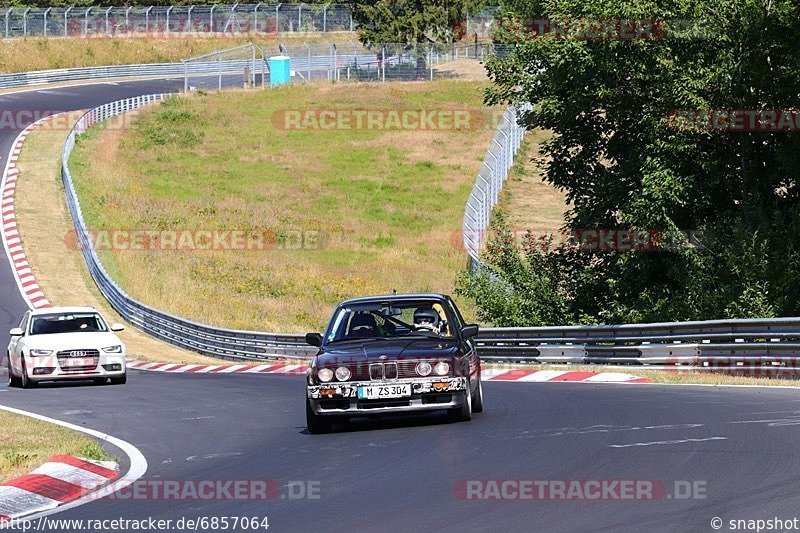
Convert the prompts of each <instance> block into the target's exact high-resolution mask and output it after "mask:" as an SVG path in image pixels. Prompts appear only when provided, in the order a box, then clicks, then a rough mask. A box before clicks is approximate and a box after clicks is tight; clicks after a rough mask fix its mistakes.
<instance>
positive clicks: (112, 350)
mask: <svg viewBox="0 0 800 533" xmlns="http://www.w3.org/2000/svg"><path fill="white" fill-rule="evenodd" d="M103 351H104V352H106V353H122V345H121V344H115V345H114V346H106V347H105V348H103Z"/></svg>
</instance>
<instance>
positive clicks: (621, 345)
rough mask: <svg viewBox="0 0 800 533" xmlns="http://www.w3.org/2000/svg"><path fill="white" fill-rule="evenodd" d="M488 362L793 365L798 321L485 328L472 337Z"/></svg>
mask: <svg viewBox="0 0 800 533" xmlns="http://www.w3.org/2000/svg"><path fill="white" fill-rule="evenodd" d="M478 344H479V346H480V347H481V348H480V353H481V356H482V357H484V358H486V359H489V360H505V361H520V360H524V361H530V362H544V363H551V362H569V363H606V364H652V365H665V364H667V365H668V364H692V365H708V366H718V367H729V366H732V365H737V364H753V363H758V364H770V365H771V364H783V365H790V364H791V365H792V366H796V365H797V362H798V359H799V358H800V318H771V319H731V320H710V321H702V322H675V323H655V324H622V325H614V326H563V327H537V328H486V329H482V330H481V333H480V336H479V338H478Z"/></svg>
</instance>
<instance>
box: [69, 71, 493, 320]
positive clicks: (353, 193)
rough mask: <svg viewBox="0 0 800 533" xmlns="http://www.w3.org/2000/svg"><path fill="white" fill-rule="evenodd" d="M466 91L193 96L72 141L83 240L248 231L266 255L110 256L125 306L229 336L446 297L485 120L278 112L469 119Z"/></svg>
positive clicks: (471, 101)
mask: <svg viewBox="0 0 800 533" xmlns="http://www.w3.org/2000/svg"><path fill="white" fill-rule="evenodd" d="M484 86H485V85H484V84H483V83H481V82H475V81H469V82H465V81H455V80H446V81H445V80H442V81H435V82H431V83H394V84H391V85H383V84H375V85H369V84H364V85H358V86H354V85H349V84H341V85H292V86H289V87H285V88H281V89H279V90H270V91H266V92H263V91H255V92H227V93H225V94H200V95H197V96H195V97H192V98H188V99H180V100H172V101H170V102H168V103H167V104H165V105H162V106H160V107H158V108H156V109H152V110H149V111H146V112H144V113H143V114H141V115H140V116H139V117H138V119H137V120H135V121H134V122H133V124H132V126H131V127H130V128H120V127H115V124H114V123H111V125H109V126H108V127H106V128H105V129H96V130H94V131H92V132H91V133H89V134H88V135H87V136H86V137H84V138H82V139H81V140H80V142H79V145H78V147H77V150H76V151H75V153H74V155H73V161H72V163H71V168H72V169H73V173H74V175H75V176H76V183H77V187H78V191H79V195H80V197H81V202H82V205H83V206H84V213H85V216H86V218H87V223H88V225H89V226H90V227H91V228H92V229H94V230H109V231H111V230H133V231H135V230H158V231H172V232H179V233H180V232H192V231H197V230H211V231H225V230H234V229H235V230H246V231H248V232H253V234H256V235H267V236H269V239H267V240H270V242H271V243H272V246H271V247H269V249H265V250H264V249H262V250H259V249H245V250H242V249H238V250H222V249H212V250H204V251H196V250H194V251H185V250H158V249H156V250H153V249H148V250H144V251H139V252H132V251H124V250H107V251H104V252H102V254H101V257H102V259H103V261H104V264H106V265H107V267H108V269H109V271H110V273H111V274H112V276H114V278H115V279H116V280H118V281H119V282H120V283H121V285H122V286H123V287H125V288H126V290H127V291H129V292H130V293H131V294H132V295H133V296H134V297H136V298H138V299H140V300H142V301H144V302H147V303H150V304H154V305H159V306H163V307H165V308H166V309H167V310H168V311H171V312H173V313H175V314H178V315H180V316H186V317H190V318H192V319H195V320H198V321H201V322H205V323H211V324H219V325H225V326H228V327H234V328H243V329H258V330H262V331H264V330H267V331H296V332H301V331H306V330H319V329H320V328H322V326H323V325H324V324H325V322H326V321H327V319H328V318H329V315H330V312H331V307H332V306H333V305H334V304H335V303H337V302H338V301H339V300H341V299H343V298H346V297H350V296H357V295H363V294H369V293H387V292H390V291H391V290H392V289H393V288H394V289H397V290H398V291H399V292H406V291H408V292H414V291H442V292H451V291H452V288H453V284H454V281H455V274H456V272H457V271H458V270H459V269H460V268H462V267H463V266H464V262H465V256H464V253H463V250H461V249H460V233H459V232H460V227H461V219H462V217H463V209H464V203H465V201H466V198H467V196H468V194H469V191H470V189H471V187H472V184H473V182H474V179H475V175H476V173H477V171H478V169H479V167H480V161H481V159H482V157H483V154H484V152H485V150H486V147H487V146H488V143H489V141H490V139H491V136H492V133H493V127H492V125H491V124H490V122H491V121H486V123H484V124H478V122H479V121H477V120H476V121H474V122H472V123H471V125H472V126H474V127H467V128H462V129H459V130H456V129H440V130H419V129H417V130H395V131H393V130H385V129H375V128H372V129H369V128H363V129H336V130H322V131H320V130H312V131H307V130H306V131H296V130H294V131H286V130H285V129H282V128H280V127H276V124H275V122H274V121H275V117H276V116H277V117H279V116H280V114H281V113H282V112H284V111H286V110H295V109H300V110H305V109H350V110H352V109H390V110H406V109H412V110H429V111H437V110H442V109H458V110H469V111H474V112H478V113H485V111H486V110H485V109H484V107H483V105H482V89H483V87H484Z"/></svg>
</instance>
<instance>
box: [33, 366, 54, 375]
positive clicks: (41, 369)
mask: <svg viewBox="0 0 800 533" xmlns="http://www.w3.org/2000/svg"><path fill="white" fill-rule="evenodd" d="M52 373H53V367H44V366H40V367H39V368H34V369H33V375H34V376H44V375H46V374H52Z"/></svg>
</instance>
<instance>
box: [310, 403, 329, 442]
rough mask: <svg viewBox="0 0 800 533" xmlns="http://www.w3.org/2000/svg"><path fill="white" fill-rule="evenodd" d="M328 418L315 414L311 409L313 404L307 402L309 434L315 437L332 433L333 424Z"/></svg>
mask: <svg viewBox="0 0 800 533" xmlns="http://www.w3.org/2000/svg"><path fill="white" fill-rule="evenodd" d="M326 418H327V417H324V416H319V415H318V414H317V413H315V412H314V410H313V409H312V408H311V402H310V401H309V400H306V427H307V428H308V432H309V433H313V434H314V435H318V434H321V433H330V432H331V426H332V424H331V421H330V420H327V419H326Z"/></svg>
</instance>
